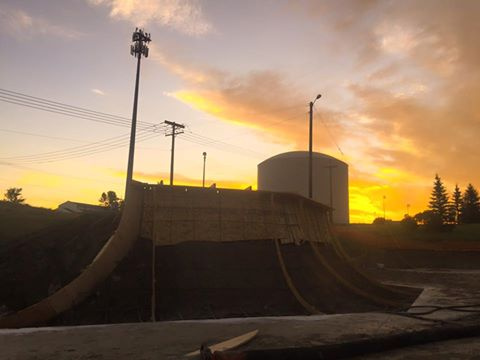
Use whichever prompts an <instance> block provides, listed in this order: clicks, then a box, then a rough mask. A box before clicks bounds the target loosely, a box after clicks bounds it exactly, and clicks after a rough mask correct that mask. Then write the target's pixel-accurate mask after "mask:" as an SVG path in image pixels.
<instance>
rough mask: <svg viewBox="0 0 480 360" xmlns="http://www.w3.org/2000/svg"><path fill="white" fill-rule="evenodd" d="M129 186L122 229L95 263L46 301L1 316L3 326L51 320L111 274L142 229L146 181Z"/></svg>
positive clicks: (119, 228) (24, 324)
mask: <svg viewBox="0 0 480 360" xmlns="http://www.w3.org/2000/svg"><path fill="white" fill-rule="evenodd" d="M129 190H130V194H129V198H128V200H127V201H126V203H125V207H124V209H123V214H122V218H121V220H120V224H119V226H118V229H117V230H116V231H115V233H114V234H113V235H112V236H111V237H110V239H109V240H108V241H107V243H106V244H105V245H104V247H103V248H102V250H101V251H100V252H99V253H98V255H97V256H96V257H95V259H94V260H93V261H92V263H91V264H90V265H89V266H88V267H87V268H86V269H85V270H84V271H83V272H82V273H81V274H80V275H79V276H78V277H77V278H75V279H74V280H73V281H72V282H70V283H69V284H67V285H66V286H64V287H63V288H61V289H59V290H58V291H56V292H55V293H53V294H52V295H50V296H48V297H47V298H45V299H43V300H42V301H40V302H38V303H36V304H34V305H31V306H29V307H27V308H25V309H23V310H20V311H18V312H16V313H14V314H10V315H7V316H4V317H2V318H0V328H18V327H26V326H32V325H34V324H38V323H43V322H45V321H48V320H49V319H52V318H53V317H55V316H56V315H58V314H60V313H62V312H64V311H65V310H68V309H70V308H71V307H72V306H74V305H75V304H78V303H80V302H81V301H82V300H83V299H85V298H86V297H87V296H88V295H89V294H90V293H91V291H92V290H93V289H95V287H96V286H97V285H98V284H99V283H101V282H102V281H104V280H105V279H106V278H107V277H108V276H109V275H110V273H111V272H112V271H113V270H114V269H115V267H116V266H117V264H118V263H119V262H120V261H121V260H122V259H123V258H124V257H125V255H126V254H127V253H128V251H129V250H130V248H131V246H132V244H133V243H134V242H135V240H136V239H137V237H138V233H139V229H140V221H141V214H142V211H141V209H142V205H143V193H144V185H143V184H141V183H137V182H133V183H132V185H131V187H130V189H129ZM19 286H28V284H19Z"/></svg>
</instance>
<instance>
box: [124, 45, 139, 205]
mask: <svg viewBox="0 0 480 360" xmlns="http://www.w3.org/2000/svg"><path fill="white" fill-rule="evenodd" d="M141 59H142V57H141V56H140V54H139V55H138V59H137V77H136V79H135V95H134V97H133V114H132V127H131V129H130V148H129V150H128V167H127V184H126V188H125V199H126V198H127V194H128V188H129V187H130V183H131V182H132V178H133V160H134V155H135V135H136V131H137V106H138V85H139V82H140V60H141Z"/></svg>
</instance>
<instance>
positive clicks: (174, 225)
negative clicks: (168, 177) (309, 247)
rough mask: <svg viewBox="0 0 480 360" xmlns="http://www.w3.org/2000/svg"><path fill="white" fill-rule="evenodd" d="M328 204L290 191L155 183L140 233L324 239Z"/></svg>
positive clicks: (158, 237) (166, 240)
mask: <svg viewBox="0 0 480 360" xmlns="http://www.w3.org/2000/svg"><path fill="white" fill-rule="evenodd" d="M328 209H329V207H327V206H325V205H322V204H320V203H318V202H315V201H312V200H310V199H307V198H304V197H302V196H300V195H296V194H289V193H276V192H269V191H251V190H232V189H217V188H201V187H193V186H165V185H154V186H149V187H148V188H147V189H146V190H145V206H144V208H143V216H142V218H143V221H142V228H141V236H142V237H144V238H147V239H151V240H153V241H154V242H155V244H156V245H173V244H177V243H181V242H187V241H200V242H202V241H214V242H230V241H254V240H265V239H278V240H280V241H281V242H282V243H292V242H293V243H301V242H302V241H306V240H307V239H308V240H309V241H315V242H323V241H325V236H326V233H327V232H328V226H327V223H328V220H327V214H328ZM304 212H306V213H308V214H309V216H308V217H307V216H304V215H303V213H304Z"/></svg>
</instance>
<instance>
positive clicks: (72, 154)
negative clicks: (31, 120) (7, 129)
mask: <svg viewBox="0 0 480 360" xmlns="http://www.w3.org/2000/svg"><path fill="white" fill-rule="evenodd" d="M157 136H159V134H158V133H148V132H143V133H141V135H139V136H138V141H139V142H142V141H146V140H150V139H153V138H154V137H157ZM127 144H128V134H127V135H121V136H116V137H113V138H110V139H106V140H102V141H97V142H94V143H90V144H88V145H85V146H75V147H72V148H67V149H63V150H57V151H51V152H47V153H42V154H32V155H25V156H16V157H9V158H0V160H7V161H15V162H20V163H36V164H41V163H48V162H54V161H61V160H68V159H73V158H78V157H84V156H89V155H93V154H98V153H101V152H105V151H110V150H115V149H119V148H122V147H125V146H126V145H127Z"/></svg>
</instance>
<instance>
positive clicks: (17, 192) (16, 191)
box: [4, 187, 25, 204]
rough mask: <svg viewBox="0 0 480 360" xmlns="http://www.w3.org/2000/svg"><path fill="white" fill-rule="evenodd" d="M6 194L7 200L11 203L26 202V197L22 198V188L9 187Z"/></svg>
mask: <svg viewBox="0 0 480 360" xmlns="http://www.w3.org/2000/svg"><path fill="white" fill-rule="evenodd" d="M4 195H5V200H6V201H8V202H11V203H16V204H21V203H23V202H25V199H24V198H22V188H15V187H12V188H9V189H7V191H6V192H5V194H4Z"/></svg>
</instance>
